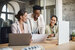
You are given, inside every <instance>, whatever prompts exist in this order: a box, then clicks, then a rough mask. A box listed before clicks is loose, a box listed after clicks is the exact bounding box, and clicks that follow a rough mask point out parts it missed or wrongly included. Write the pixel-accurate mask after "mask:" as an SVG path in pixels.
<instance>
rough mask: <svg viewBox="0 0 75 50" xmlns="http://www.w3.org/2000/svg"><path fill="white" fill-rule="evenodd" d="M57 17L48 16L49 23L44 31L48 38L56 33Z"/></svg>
mask: <svg viewBox="0 0 75 50" xmlns="http://www.w3.org/2000/svg"><path fill="white" fill-rule="evenodd" d="M57 21H58V19H57V17H56V16H55V15H53V16H52V17H51V18H50V24H49V25H47V26H46V30H45V33H46V34H48V35H49V36H48V38H50V37H56V36H57V33H58V27H57Z"/></svg>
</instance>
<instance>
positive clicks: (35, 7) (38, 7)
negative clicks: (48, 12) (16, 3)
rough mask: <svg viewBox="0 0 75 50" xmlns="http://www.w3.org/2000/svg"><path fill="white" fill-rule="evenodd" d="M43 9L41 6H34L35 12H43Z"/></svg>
mask: <svg viewBox="0 0 75 50" xmlns="http://www.w3.org/2000/svg"><path fill="white" fill-rule="evenodd" d="M41 9H42V7H41V6H39V5H35V6H33V11H34V10H41Z"/></svg>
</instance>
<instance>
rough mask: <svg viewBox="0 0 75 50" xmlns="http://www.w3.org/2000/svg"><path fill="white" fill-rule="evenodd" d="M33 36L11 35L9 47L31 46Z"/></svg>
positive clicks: (28, 34) (27, 34) (26, 34)
mask: <svg viewBox="0 0 75 50" xmlns="http://www.w3.org/2000/svg"><path fill="white" fill-rule="evenodd" d="M31 39H32V35H31V34H30V33H25V34H13V33H12V34H9V46H22V45H30V43H31Z"/></svg>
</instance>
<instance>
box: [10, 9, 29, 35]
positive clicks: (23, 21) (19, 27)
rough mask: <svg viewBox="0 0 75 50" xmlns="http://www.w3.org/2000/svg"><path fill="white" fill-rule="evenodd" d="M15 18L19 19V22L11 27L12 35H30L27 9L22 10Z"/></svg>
mask: <svg viewBox="0 0 75 50" xmlns="http://www.w3.org/2000/svg"><path fill="white" fill-rule="evenodd" d="M15 17H16V18H17V19H18V21H17V22H15V23H13V24H12V26H11V30H12V33H15V34H16V33H20V34H22V33H29V30H28V25H27V12H26V11H25V9H21V10H20V11H19V12H18V14H17V15H15Z"/></svg>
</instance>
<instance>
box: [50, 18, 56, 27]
mask: <svg viewBox="0 0 75 50" xmlns="http://www.w3.org/2000/svg"><path fill="white" fill-rule="evenodd" d="M55 23H56V17H52V19H51V22H50V24H51V26H54V25H55Z"/></svg>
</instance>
